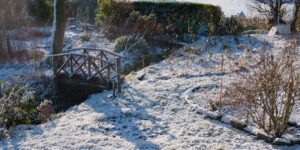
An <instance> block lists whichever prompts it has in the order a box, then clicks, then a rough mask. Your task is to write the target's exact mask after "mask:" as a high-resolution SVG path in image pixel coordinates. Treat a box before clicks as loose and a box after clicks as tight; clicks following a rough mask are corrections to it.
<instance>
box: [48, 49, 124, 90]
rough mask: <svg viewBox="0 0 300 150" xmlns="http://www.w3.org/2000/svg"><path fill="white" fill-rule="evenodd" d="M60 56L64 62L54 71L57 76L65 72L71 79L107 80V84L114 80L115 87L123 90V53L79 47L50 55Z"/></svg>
mask: <svg viewBox="0 0 300 150" xmlns="http://www.w3.org/2000/svg"><path fill="white" fill-rule="evenodd" d="M59 57H60V59H59V60H63V63H62V64H61V65H59V66H60V67H59V68H58V69H57V70H56V71H55V72H54V73H55V75H56V76H59V75H61V74H63V75H65V76H67V77H68V78H69V79H72V78H80V79H82V80H85V81H88V82H90V81H106V83H107V85H108V83H109V82H112V83H113V86H114V88H117V89H118V92H121V58H124V57H123V56H122V55H119V54H116V53H113V52H110V51H107V50H102V49H90V48H78V49H70V50H65V51H64V53H61V54H54V55H49V56H48V58H59ZM116 86H117V87H116Z"/></svg>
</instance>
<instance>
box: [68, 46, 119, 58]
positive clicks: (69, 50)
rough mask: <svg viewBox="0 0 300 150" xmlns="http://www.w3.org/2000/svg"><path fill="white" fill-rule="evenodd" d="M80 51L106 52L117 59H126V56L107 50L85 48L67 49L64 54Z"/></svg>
mask: <svg viewBox="0 0 300 150" xmlns="http://www.w3.org/2000/svg"><path fill="white" fill-rule="evenodd" d="M80 50H87V51H99V52H105V53H109V54H111V55H114V56H117V57H120V58H125V56H123V55H120V54H117V53H114V52H111V51H109V50H108V49H107V50H105V49H97V48H84V47H83V48H74V49H67V50H64V52H74V51H80Z"/></svg>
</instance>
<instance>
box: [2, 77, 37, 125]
mask: <svg viewBox="0 0 300 150" xmlns="http://www.w3.org/2000/svg"><path fill="white" fill-rule="evenodd" d="M35 103H36V96H35V92H34V91H33V90H32V89H30V88H29V87H28V86H17V85H10V84H7V83H1V98H0V121H1V123H2V124H3V125H4V126H5V127H6V128H9V127H10V126H16V125H19V124H33V123H35V122H36V121H37V110H36V107H35Z"/></svg>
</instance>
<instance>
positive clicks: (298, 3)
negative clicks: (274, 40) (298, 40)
mask: <svg viewBox="0 0 300 150" xmlns="http://www.w3.org/2000/svg"><path fill="white" fill-rule="evenodd" d="M294 5H295V10H294V16H293V17H294V18H293V21H292V23H291V31H292V32H293V33H296V32H297V27H296V23H297V19H298V12H299V7H300V0H295V1H294Z"/></svg>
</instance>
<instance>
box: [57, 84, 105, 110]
mask: <svg viewBox="0 0 300 150" xmlns="http://www.w3.org/2000/svg"><path fill="white" fill-rule="evenodd" d="M56 84H57V93H58V95H57V96H56V97H55V98H54V100H53V102H54V106H55V110H56V112H61V111H66V110H67V109H68V108H70V107H72V106H74V105H78V104H80V103H82V102H84V101H85V100H87V99H88V98H89V96H90V95H92V94H95V93H101V92H103V90H105V89H104V87H101V86H99V85H97V84H91V83H82V82H80V81H76V80H66V79H64V80H57V81H56Z"/></svg>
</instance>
